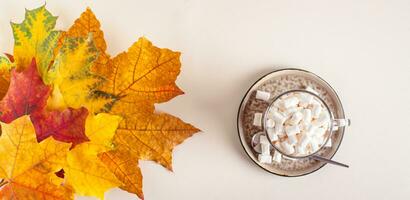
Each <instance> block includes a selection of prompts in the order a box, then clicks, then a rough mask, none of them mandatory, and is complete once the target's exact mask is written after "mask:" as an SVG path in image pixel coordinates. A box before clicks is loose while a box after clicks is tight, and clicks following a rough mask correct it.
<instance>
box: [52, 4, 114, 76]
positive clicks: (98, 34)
mask: <svg viewBox="0 0 410 200" xmlns="http://www.w3.org/2000/svg"><path fill="white" fill-rule="evenodd" d="M100 27H101V25H100V22H99V21H98V20H97V18H96V17H95V15H94V13H93V12H92V11H91V9H90V8H87V9H86V11H84V12H83V13H82V14H81V16H80V18H78V19H77V20H75V22H74V24H73V25H72V26H71V27H70V28H69V29H68V31H66V32H64V33H63V34H62V35H61V37H60V39H59V40H60V46H61V45H62V41H64V39H65V38H66V37H87V36H88V35H89V34H92V36H93V39H94V43H95V46H96V48H97V49H98V52H99V54H98V58H97V59H96V61H95V62H94V63H93V67H92V70H100V71H101V72H104V70H109V67H106V65H107V64H108V61H109V58H110V55H108V54H107V53H106V50H107V44H106V43H105V39H104V33H103V32H102V31H101V29H100ZM97 72H98V73H99V74H103V73H100V72H99V71H97Z"/></svg>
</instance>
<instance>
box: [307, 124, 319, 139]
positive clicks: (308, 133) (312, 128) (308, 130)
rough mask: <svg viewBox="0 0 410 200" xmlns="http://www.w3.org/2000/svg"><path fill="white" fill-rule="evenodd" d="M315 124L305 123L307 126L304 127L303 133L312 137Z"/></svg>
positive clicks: (314, 132) (314, 131)
mask: <svg viewBox="0 0 410 200" xmlns="http://www.w3.org/2000/svg"><path fill="white" fill-rule="evenodd" d="M316 129H317V127H316V126H312V125H310V124H309V125H307V127H306V128H305V133H306V135H307V136H309V137H313V136H314V135H315V134H316Z"/></svg>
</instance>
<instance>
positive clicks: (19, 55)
mask: <svg viewBox="0 0 410 200" xmlns="http://www.w3.org/2000/svg"><path fill="white" fill-rule="evenodd" d="M56 21H57V17H55V16H53V15H51V13H50V12H48V11H47V10H46V8H45V5H44V6H42V7H40V8H37V9H33V10H26V15H25V19H24V21H23V22H22V23H20V24H17V23H11V27H12V29H13V35H14V58H15V62H16V64H17V66H18V67H25V66H29V64H30V62H31V60H32V59H33V58H36V60H37V65H38V69H39V72H40V75H41V76H42V77H45V76H46V74H47V71H48V68H49V65H50V62H51V61H52V60H53V50H54V48H55V47H56V45H57V42H58V38H59V35H60V32H59V31H55V30H53V29H54V27H55V24H56Z"/></svg>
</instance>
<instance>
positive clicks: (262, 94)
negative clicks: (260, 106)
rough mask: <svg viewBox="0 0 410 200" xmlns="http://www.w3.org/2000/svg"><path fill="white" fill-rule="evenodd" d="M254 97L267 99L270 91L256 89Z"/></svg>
mask: <svg viewBox="0 0 410 200" xmlns="http://www.w3.org/2000/svg"><path fill="white" fill-rule="evenodd" d="M256 98H257V99H260V100H263V101H269V99H270V93H269V92H265V91H261V90H257V91H256Z"/></svg>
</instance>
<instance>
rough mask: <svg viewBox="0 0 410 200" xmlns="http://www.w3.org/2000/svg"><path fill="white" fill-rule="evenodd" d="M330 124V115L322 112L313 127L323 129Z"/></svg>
mask: <svg viewBox="0 0 410 200" xmlns="http://www.w3.org/2000/svg"><path fill="white" fill-rule="evenodd" d="M329 123H330V117H329V113H327V112H322V113H320V115H319V117H318V118H317V119H316V120H314V121H313V122H312V125H313V126H316V127H321V126H324V125H327V124H329Z"/></svg>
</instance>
